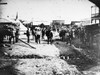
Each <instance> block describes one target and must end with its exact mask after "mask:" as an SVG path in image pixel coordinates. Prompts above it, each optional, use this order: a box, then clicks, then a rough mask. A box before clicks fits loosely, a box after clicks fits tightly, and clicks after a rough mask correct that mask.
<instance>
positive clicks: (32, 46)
mask: <svg viewBox="0 0 100 75" xmlns="http://www.w3.org/2000/svg"><path fill="white" fill-rule="evenodd" d="M18 40H20V41H21V42H23V43H25V44H26V45H28V46H30V47H31V48H33V49H36V48H35V47H33V46H31V45H30V44H29V43H27V42H25V41H23V40H21V39H18Z"/></svg>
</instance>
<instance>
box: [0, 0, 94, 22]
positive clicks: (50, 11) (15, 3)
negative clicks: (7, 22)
mask: <svg viewBox="0 0 100 75" xmlns="http://www.w3.org/2000/svg"><path fill="white" fill-rule="evenodd" d="M2 2H7V3H8V4H7V5H0V9H1V10H2V16H3V17H7V16H9V18H12V17H13V18H15V16H16V13H17V12H18V18H19V19H24V20H28V21H34V22H41V21H42V22H45V23H46V22H48V23H50V22H51V21H52V20H65V22H66V23H70V22H71V21H77V20H81V19H85V18H90V17H91V6H93V5H94V4H93V3H91V2H89V1H88V0H2Z"/></svg>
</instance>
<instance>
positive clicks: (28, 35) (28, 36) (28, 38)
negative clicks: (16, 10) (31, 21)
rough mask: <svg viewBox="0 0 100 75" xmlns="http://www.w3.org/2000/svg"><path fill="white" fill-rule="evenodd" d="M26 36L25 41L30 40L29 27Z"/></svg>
mask: <svg viewBox="0 0 100 75" xmlns="http://www.w3.org/2000/svg"><path fill="white" fill-rule="evenodd" d="M26 36H27V42H28V43H29V42H30V32H29V28H28V29H27V31H26Z"/></svg>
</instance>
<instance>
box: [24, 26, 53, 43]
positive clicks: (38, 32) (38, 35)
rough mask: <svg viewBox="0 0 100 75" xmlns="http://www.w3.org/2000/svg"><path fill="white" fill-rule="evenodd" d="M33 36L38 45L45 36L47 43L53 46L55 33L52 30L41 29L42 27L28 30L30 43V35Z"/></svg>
mask: <svg viewBox="0 0 100 75" xmlns="http://www.w3.org/2000/svg"><path fill="white" fill-rule="evenodd" d="M31 34H32V37H33V39H34V40H35V42H36V43H38V44H40V43H41V39H44V36H46V37H47V43H48V44H52V40H53V32H52V30H51V28H50V27H49V28H40V27H35V28H30V29H29V28H27V31H26V33H25V35H26V36H27V42H28V43H29V42H30V35H31Z"/></svg>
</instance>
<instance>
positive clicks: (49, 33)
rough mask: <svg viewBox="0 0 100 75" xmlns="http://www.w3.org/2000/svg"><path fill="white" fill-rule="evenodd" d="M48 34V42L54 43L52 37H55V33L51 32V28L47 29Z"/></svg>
mask: <svg viewBox="0 0 100 75" xmlns="http://www.w3.org/2000/svg"><path fill="white" fill-rule="evenodd" d="M46 36H47V42H48V44H49V43H50V44H52V38H53V33H52V32H51V30H47V31H46Z"/></svg>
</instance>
